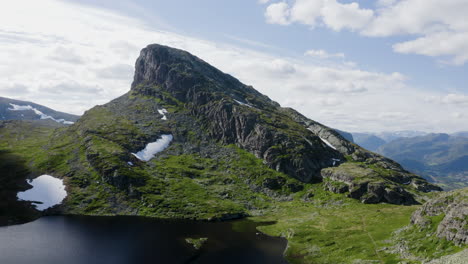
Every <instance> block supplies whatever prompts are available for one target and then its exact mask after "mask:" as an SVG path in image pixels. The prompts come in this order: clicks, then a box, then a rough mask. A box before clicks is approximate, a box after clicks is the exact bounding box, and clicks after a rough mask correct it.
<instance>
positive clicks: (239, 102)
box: [234, 99, 252, 107]
mask: <svg viewBox="0 0 468 264" xmlns="http://www.w3.org/2000/svg"><path fill="white" fill-rule="evenodd" d="M234 101H236V103H238V104H240V105H245V106H248V107H252V106H251V105H249V104H246V103H243V102H241V101H237V100H236V99H234Z"/></svg>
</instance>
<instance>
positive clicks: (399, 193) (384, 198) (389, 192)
mask: <svg viewBox="0 0 468 264" xmlns="http://www.w3.org/2000/svg"><path fill="white" fill-rule="evenodd" d="M322 176H323V177H324V178H326V179H328V180H329V181H331V182H327V186H328V189H329V190H330V191H332V192H335V193H345V192H349V193H348V196H349V197H351V198H354V199H358V200H361V202H362V203H381V202H385V203H391V204H415V203H417V202H416V200H415V199H414V198H413V196H412V195H411V194H410V193H408V192H407V191H406V190H405V189H404V188H402V187H400V186H399V185H398V184H396V183H395V182H393V181H390V180H386V179H385V178H384V177H383V176H382V175H379V172H378V171H376V170H373V169H371V168H366V167H365V166H363V165H358V164H353V163H345V164H342V165H340V166H339V167H334V168H327V169H323V170H322Z"/></svg>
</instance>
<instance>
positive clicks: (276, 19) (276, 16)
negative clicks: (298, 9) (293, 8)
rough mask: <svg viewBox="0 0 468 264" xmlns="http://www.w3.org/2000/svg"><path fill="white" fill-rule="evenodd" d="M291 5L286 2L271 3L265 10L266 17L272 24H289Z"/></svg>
mask: <svg viewBox="0 0 468 264" xmlns="http://www.w3.org/2000/svg"><path fill="white" fill-rule="evenodd" d="M289 12H290V11H289V6H288V4H286V3H285V2H279V3H275V4H271V5H269V6H268V7H267V9H266V11H265V17H266V20H267V22H268V23H270V24H280V25H288V24H289V23H290V22H289V21H288V17H289Z"/></svg>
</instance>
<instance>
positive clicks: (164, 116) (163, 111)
mask: <svg viewBox="0 0 468 264" xmlns="http://www.w3.org/2000/svg"><path fill="white" fill-rule="evenodd" d="M158 112H159V114H160V115H162V116H163V117H162V118H161V119H162V120H167V116H166V114H167V113H168V112H167V110H166V109H164V108H163V109H158Z"/></svg>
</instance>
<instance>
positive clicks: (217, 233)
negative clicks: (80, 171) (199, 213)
mask: <svg viewBox="0 0 468 264" xmlns="http://www.w3.org/2000/svg"><path fill="white" fill-rule="evenodd" d="M255 225H256V224H254V223H252V222H249V221H246V220H241V221H233V222H214V223H211V222H190V221H162V220H156V219H151V218H141V217H89V216H86V217H82V216H50V217H43V218H40V219H38V220H36V221H34V222H31V223H27V224H24V225H15V226H9V227H0V263H1V264H23V263H24V264H26V263H27V264H42V263H44V264H75V263H76V264H94V263H96V264H107V263H112V264H127V263H131V264H133V263H135V264H139V263H143V264H144V263H162V264H165V263H217V264H219V263H242V264H247V263H255V264H259V263H268V264H275V263H287V262H286V261H285V260H284V258H283V256H282V253H283V251H284V249H285V247H286V240H285V239H282V238H274V237H269V236H266V235H263V234H260V233H257V231H256V230H255ZM199 237H207V238H208V241H207V242H206V243H205V244H204V245H203V246H202V248H201V249H200V250H196V249H195V248H194V247H193V246H192V245H190V244H188V243H187V242H186V241H185V238H199Z"/></svg>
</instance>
